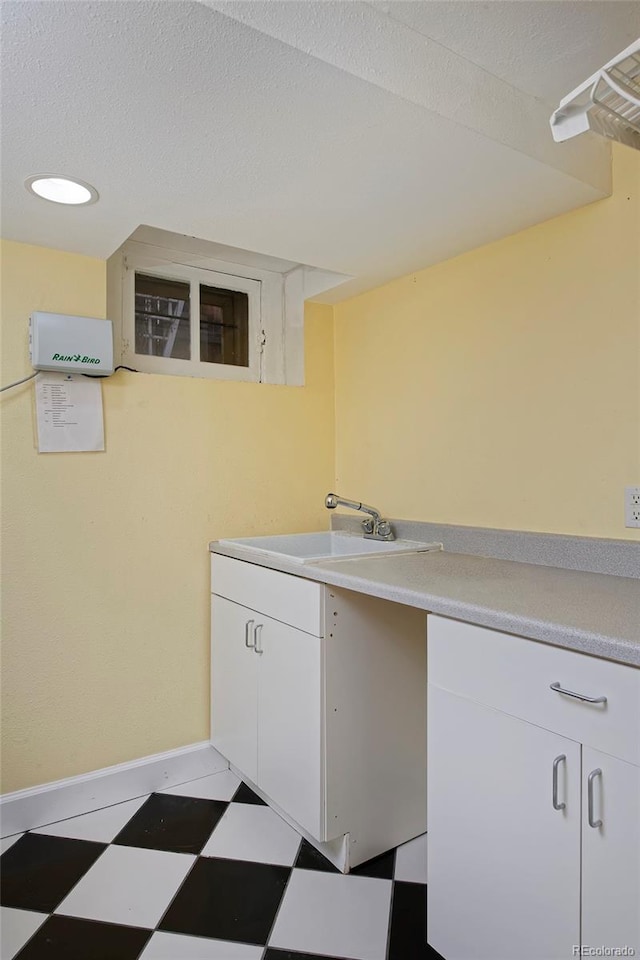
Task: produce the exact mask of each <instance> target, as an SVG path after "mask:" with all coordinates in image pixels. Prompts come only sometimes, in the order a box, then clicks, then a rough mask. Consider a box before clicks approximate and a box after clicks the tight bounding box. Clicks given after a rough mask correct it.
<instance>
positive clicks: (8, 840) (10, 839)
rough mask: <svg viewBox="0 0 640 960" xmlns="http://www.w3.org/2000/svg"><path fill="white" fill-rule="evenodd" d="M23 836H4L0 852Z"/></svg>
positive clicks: (0, 843)
mask: <svg viewBox="0 0 640 960" xmlns="http://www.w3.org/2000/svg"><path fill="white" fill-rule="evenodd" d="M23 836H24V834H23V833H14V834H13V836H12V837H3V838H2V840H0V854H3V853H4V852H5V851H6V850H8V849H9V847H12V846H13V845H14V843H17V841H18V840H19V839H20V837H23ZM0 956H1V954H0Z"/></svg>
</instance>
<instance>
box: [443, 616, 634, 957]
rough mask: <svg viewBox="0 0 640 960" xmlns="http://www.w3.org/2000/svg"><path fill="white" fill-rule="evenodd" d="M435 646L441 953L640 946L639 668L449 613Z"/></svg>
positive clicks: (550, 952)
mask: <svg viewBox="0 0 640 960" xmlns="http://www.w3.org/2000/svg"><path fill="white" fill-rule="evenodd" d="M428 649H429V688H428V699H429V747H428V751H429V752H428V756H429V764H428V773H429V779H428V784H429V823H428V829H429V846H428V890H429V909H428V941H429V943H430V944H431V946H432V947H434V948H435V949H436V950H437V951H438V952H439V953H440V954H442V956H443V957H445V958H446V960H489V958H491V960H513V958H514V957H518V958H523V960H560V958H569V957H572V956H576V955H579V954H578V953H576V952H575V951H579V947H580V945H581V944H582V945H584V946H589V947H598V948H601V947H602V946H606V947H610V948H615V947H618V948H623V947H625V946H626V947H628V948H633V949H635V950H636V952H639V951H640V766H639V765H638V759H639V758H638V753H637V750H638V742H639V735H640V729H639V727H638V717H639V716H640V713H639V711H640V671H639V670H637V669H636V668H634V667H626V666H623V665H620V664H612V663H608V662H604V661H598V660H596V659H595V658H592V657H585V656H584V655H582V654H578V653H573V652H569V651H566V650H560V649H558V648H555V647H550V646H546V645H544V644H539V643H536V642H535V641H529V640H524V639H522V638H518V637H512V636H507V635H505V634H501V633H498V632H496V631H492V630H486V629H484V628H481V627H475V626H472V625H470V624H464V623H459V622H457V621H453V620H446V619H444V618H440V617H430V618H429V631H428ZM558 683H560V685H561V687H562V688H563V689H566V690H569V691H571V693H578V694H580V695H581V696H584V697H591V698H592V699H591V702H590V701H588V700H585V699H579V698H577V697H575V696H570V695H569V694H563V693H559V692H558V691H557V690H556V689H553V686H555V685H556V684H558ZM602 698H606V699H602ZM592 743H593V744H595V745H596V746H598V747H599V746H600V745H601V744H606V745H607V748H608V752H604V751H603V750H600V749H594V747H593V746H592V745H591V744H592ZM612 753H616V754H618V755H617V756H612V755H611V754H612ZM611 955H613V954H611ZM621 955H623V954H621ZM630 955H633V954H630Z"/></svg>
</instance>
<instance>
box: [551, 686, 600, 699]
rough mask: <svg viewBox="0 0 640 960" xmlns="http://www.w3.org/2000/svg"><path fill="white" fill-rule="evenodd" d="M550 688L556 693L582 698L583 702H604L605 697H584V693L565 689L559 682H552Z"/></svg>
mask: <svg viewBox="0 0 640 960" xmlns="http://www.w3.org/2000/svg"><path fill="white" fill-rule="evenodd" d="M550 689H551V690H555V692H556V693H564V695H565V697H574V698H575V699H576V700H583V701H584V702H585V703H606V702H607V698H606V697H585V695H584V693H574V692H573V690H565V689H564V687H561V686H560V684H559V683H552V684H551V686H550Z"/></svg>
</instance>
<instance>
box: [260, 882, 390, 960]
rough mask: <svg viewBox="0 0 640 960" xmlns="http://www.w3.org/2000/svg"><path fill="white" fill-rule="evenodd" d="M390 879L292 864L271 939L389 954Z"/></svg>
mask: <svg viewBox="0 0 640 960" xmlns="http://www.w3.org/2000/svg"><path fill="white" fill-rule="evenodd" d="M391 887H392V883H391V880H378V879H375V878H373V877H353V876H346V877H345V876H343V875H342V874H334V873H322V872H321V871H315V870H294V871H293V873H292V874H291V879H290V881H289V885H288V887H287V890H286V893H285V895H284V899H283V901H282V904H281V906H280V911H279V913H278V917H277V919H276V923H275V927H274V929H273V933H272V934H271V938H270V940H269V945H270V946H272V947H280V948H284V949H288V950H294V951H299V952H301V953H320V954H329V955H330V956H332V957H352V958H354V960H385V956H386V952H387V932H388V928H389V912H390V904H391Z"/></svg>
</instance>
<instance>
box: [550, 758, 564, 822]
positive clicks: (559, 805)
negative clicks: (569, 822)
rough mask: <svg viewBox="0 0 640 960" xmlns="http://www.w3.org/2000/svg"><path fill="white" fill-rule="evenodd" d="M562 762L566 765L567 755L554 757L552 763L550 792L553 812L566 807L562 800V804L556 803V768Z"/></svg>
mask: <svg viewBox="0 0 640 960" xmlns="http://www.w3.org/2000/svg"><path fill="white" fill-rule="evenodd" d="M563 760H564V761H565V763H566V760H567V755H566V754H565V753H561V754H560V756H559V757H556V758H555V760H554V761H553V791H552V798H551V802H552V803H553V809H554V810H564V808H565V807H566V803H565V802H564V800H563V801H562V803H558V767H559V766H560V764H561V763H562V761H563Z"/></svg>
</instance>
